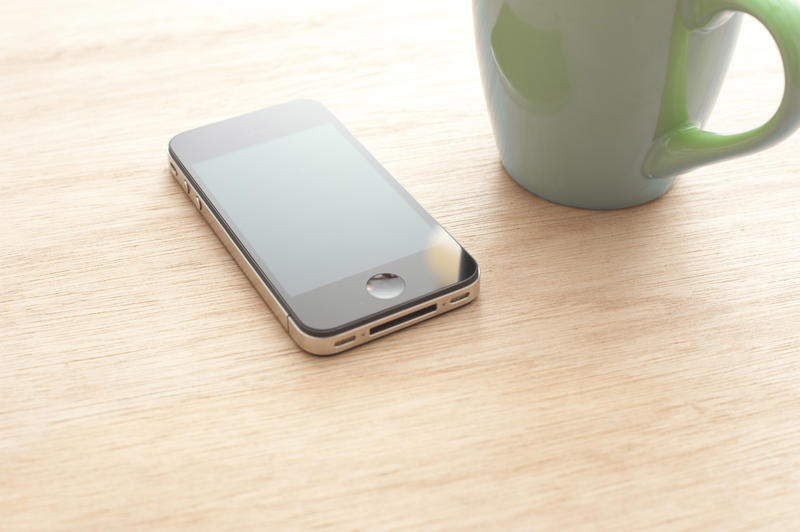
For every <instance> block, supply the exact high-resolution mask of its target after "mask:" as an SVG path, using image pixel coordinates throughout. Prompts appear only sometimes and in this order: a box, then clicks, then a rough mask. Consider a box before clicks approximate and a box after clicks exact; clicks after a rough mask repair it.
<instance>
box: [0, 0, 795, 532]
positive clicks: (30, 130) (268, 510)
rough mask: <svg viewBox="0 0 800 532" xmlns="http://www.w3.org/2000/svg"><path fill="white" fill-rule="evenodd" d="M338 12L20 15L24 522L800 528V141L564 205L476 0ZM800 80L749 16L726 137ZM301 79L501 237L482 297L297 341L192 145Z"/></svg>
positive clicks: (449, 220)
mask: <svg viewBox="0 0 800 532" xmlns="http://www.w3.org/2000/svg"><path fill="white" fill-rule="evenodd" d="M276 4H277V5H276ZM342 4H344V3H343V2H323V1H319V2H313V3H312V2H305V1H295V2H285V3H284V2H280V3H274V2H252V3H249V2H241V3H240V2H236V1H233V2H225V3H218V2H207V3H199V2H183V3H178V2H174V3H172V2H165V1H140V2H136V3H134V2H130V3H129V4H128V5H116V3H114V2H104V1H99V0H87V1H85V2H73V3H70V4H66V3H62V4H52V3H51V2H44V1H40V0H37V1H35V2H34V1H32V2H18V3H14V2H5V3H3V5H2V7H1V8H0V119H1V120H2V128H1V129H0V141H1V142H0V146H2V151H0V207H1V208H2V213H3V217H4V223H3V224H2V226H0V242H2V255H1V257H0V293H1V294H2V303H1V304H0V325H1V326H2V336H1V337H0V529H2V530H4V531H9V530H24V529H48V530H49V529H73V530H91V529H96V530H107V529H115V528H129V529H150V528H185V529H195V528H198V527H199V528H203V529H242V528H258V529H276V528H292V529H298V528H307V527H311V526H318V527H323V528H334V529H361V530H371V529H383V528H409V529H417V530H420V529H437V528H444V529H451V528H459V529H472V528H496V529H507V528H514V529H533V528H538V529H562V528H565V527H576V528H586V529H594V528H601V529H611V530H617V529H648V530H649V529H654V528H656V529H657V528H665V529H673V528H680V529H683V528H693V529H698V528H711V529H716V530H719V529H733V528H740V527H741V528H748V529H749V528H758V527H764V528H774V529H791V528H794V529H798V528H800V135H795V136H793V137H792V138H790V139H789V140H788V141H787V142H785V143H783V144H781V145H780V146H778V147H775V148H773V149H771V150H769V151H767V152H763V153H760V154H757V155H753V156H749V157H746V158H743V159H738V160H735V161H733V162H729V163H725V164H718V165H715V166H713V167H708V168H705V169H702V170H699V171H696V172H694V173H693V174H691V175H688V176H685V177H684V178H683V179H681V180H680V182H679V183H678V185H677V186H676V188H675V189H674V190H673V191H672V192H670V193H669V194H668V195H667V196H666V197H664V198H663V199H661V200H659V201H657V202H655V203H653V204H650V205H647V206H644V207H641V208H635V209H629V210H624V211H619V212H590V211H582V210H575V209H569V208H565V207H560V206H556V205H552V204H550V203H547V202H546V201H543V200H541V199H538V198H536V197H534V196H532V195H529V194H527V193H525V192H524V191H523V190H522V189H520V188H519V187H518V186H516V185H515V184H514V183H513V182H512V181H511V180H510V179H509V178H508V177H507V176H506V175H505V173H504V172H503V170H502V168H501V165H500V163H499V162H498V156H497V151H496V148H495V146H494V141H493V138H492V134H491V130H490V125H489V120H488V116H487V113H486V109H485V105H484V100H483V95H482V91H481V86H480V83H479V77H478V70H477V65H476V60H475V57H474V44H473V37H472V21H471V11H470V6H469V5H468V4H467V3H465V2H460V1H458V0H452V1H437V2H430V1H423V0H419V1H407V2H399V3H398V2H372V1H366V0H364V1H359V2H353V3H347V5H346V6H345V5H342ZM781 89H782V78H781V69H780V63H779V59H778V56H777V52H776V51H775V47H774V45H773V44H772V41H771V40H770V38H769V36H768V35H767V34H766V32H765V30H763V29H762V28H761V27H760V26H758V25H757V24H756V23H754V22H752V21H749V22H748V23H747V24H746V25H745V27H744V30H743V36H742V40H741V43H740V46H739V49H738V52H737V56H736V59H735V62H734V65H733V67H732V70H731V74H730V78H729V80H728V84H727V85H726V87H725V92H724V94H723V96H722V97H721V100H720V102H719V105H718V107H717V110H716V114H715V116H714V119H713V123H712V124H711V126H712V127H714V128H716V129H717V130H725V131H737V130H742V129H744V128H746V127H750V126H754V125H757V124H759V123H760V122H762V121H763V120H765V119H766V118H767V117H769V116H770V114H771V112H772V111H773V110H774V109H775V108H776V106H777V102H778V99H779V97H780V94H781ZM296 97H311V98H316V99H319V100H322V101H323V102H325V103H326V104H327V105H328V106H329V107H330V108H331V109H332V110H333V112H334V113H335V114H337V115H338V116H339V117H340V118H341V119H342V121H343V122H344V123H345V124H347V125H348V126H349V127H350V128H351V130H352V131H353V132H354V133H355V134H356V136H358V137H359V138H360V139H362V140H363V142H364V143H365V144H366V145H367V147H368V148H369V149H370V150H371V151H372V152H373V153H374V154H375V155H376V156H377V158H378V159H379V160H380V161H382V162H383V163H385V165H386V166H387V167H388V168H389V170H390V171H391V172H392V173H393V174H394V175H396V176H397V178H398V179H399V180H400V182H402V183H403V184H404V185H405V186H406V187H407V188H408V189H409V190H410V191H411V193H412V194H413V195H414V196H415V197H416V198H418V199H419V201H420V202H421V203H422V204H423V205H424V206H425V207H426V208H427V209H428V210H429V211H430V212H431V213H432V214H433V215H434V216H435V217H436V218H438V219H439V220H440V221H441V222H442V223H443V224H444V225H445V227H447V228H448V229H449V230H450V231H451V232H452V233H453V234H454V235H455V236H456V238H458V239H459V240H460V241H461V242H462V243H463V244H464V245H465V246H466V247H467V248H468V249H469V250H471V251H472V252H473V254H474V255H475V257H476V258H477V259H478V261H479V263H480V264H481V266H482V270H483V285H482V288H483V291H482V295H481V298H480V299H479V300H478V301H477V302H475V303H473V304H472V305H470V306H469V307H467V308H464V309H462V310H458V311H456V312H453V313H452V314H448V315H446V316H443V317H441V318H437V319H435V320H431V321H429V322H426V323H424V324H422V325H420V326H417V327H413V328H411V329H408V330H406V331H404V332H401V333H398V334H396V335H392V336H390V337H387V338H386V339H384V340H380V341H378V342H375V343H372V344H369V345H367V346H364V347H362V348H358V349H356V350H354V351H352V352H348V353H347V354H344V355H341V356H338V357H333V358H317V357H313V356H310V355H306V354H304V353H303V352H301V351H299V350H298V349H297V348H296V347H295V345H294V344H293V343H292V341H291V340H290V339H289V338H288V336H287V335H286V334H285V333H284V331H283V329H282V328H281V327H280V326H279V325H278V323H277V322H276V321H275V320H274V319H273V317H272V316H271V315H270V314H269V312H268V310H267V308H266V307H265V305H264V303H263V302H262V301H261V300H260V299H259V297H258V296H257V295H256V293H255V291H254V290H253V289H252V288H251V286H250V285H249V284H248V281H247V280H246V278H245V277H244V275H243V274H242V273H241V272H240V271H239V269H238V268H237V266H236V265H235V264H234V262H233V260H232V259H231V258H230V257H229V256H228V254H227V253H226V252H225V250H224V249H223V247H222V245H221V244H220V243H219V242H218V241H217V239H216V238H214V236H213V233H212V232H211V230H210V229H209V228H208V227H207V226H206V224H205V223H204V222H203V221H202V219H201V218H200V217H199V216H198V215H197V213H196V212H195V210H194V208H193V207H192V205H191V204H190V203H189V202H188V201H186V199H185V198H184V197H183V196H182V194H181V192H180V190H179V189H178V187H176V186H175V184H174V183H173V182H172V180H171V179H170V177H169V173H168V171H167V167H166V147H167V141H168V140H169V138H170V137H171V136H172V135H173V134H175V133H177V132H179V131H182V130H185V129H188V128H191V127H195V126H199V125H202V124H205V123H208V122H211V121H214V120H218V119H222V118H226V117H229V116H233V115H236V114H239V113H244V112H247V111H251V110H255V109H258V108H262V107H266V106H269V105H271V104H274V103H279V102H282V101H285V100H289V99H292V98H296Z"/></svg>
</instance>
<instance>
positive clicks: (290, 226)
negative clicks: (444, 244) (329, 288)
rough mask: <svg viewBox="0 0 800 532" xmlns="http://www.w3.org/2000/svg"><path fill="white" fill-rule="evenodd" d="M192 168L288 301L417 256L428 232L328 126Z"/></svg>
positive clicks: (426, 243) (430, 231)
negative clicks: (285, 293) (280, 287)
mask: <svg viewBox="0 0 800 532" xmlns="http://www.w3.org/2000/svg"><path fill="white" fill-rule="evenodd" d="M193 166H194V171H195V177H196V178H197V179H199V180H200V181H201V182H202V185H203V187H204V188H205V190H206V191H207V192H209V193H210V194H211V195H212V196H213V197H214V199H215V202H216V204H217V205H221V206H223V207H224V209H225V213H226V218H227V220H228V222H229V223H230V224H231V225H233V226H235V227H236V230H237V233H238V234H239V235H241V236H242V237H243V239H245V240H246V241H247V244H248V246H249V247H250V248H251V250H252V252H253V253H254V254H255V255H257V256H258V258H259V259H260V260H261V261H263V263H264V264H265V265H266V266H267V267H268V268H269V269H270V270H271V271H272V272H273V273H274V275H275V277H277V280H278V281H279V282H280V283H281V285H282V286H283V288H284V289H285V290H286V292H287V293H288V294H289V295H292V296H296V295H299V294H302V293H304V292H307V291H309V290H313V289H315V288H319V287H321V286H324V285H326V284H329V283H332V282H335V281H338V280H341V279H344V278H345V277H347V276H350V275H353V274H354V273H357V272H361V271H364V270H368V269H369V268H371V267H373V266H378V265H381V264H385V263H388V262H391V261H393V260H396V259H399V258H402V257H406V256H408V255H411V254H413V253H416V252H419V251H422V250H424V249H427V248H428V247H430V246H431V245H432V244H433V243H434V242H432V241H431V239H432V235H434V234H436V233H437V232H436V229H437V227H436V226H432V225H431V224H430V223H429V222H428V220H426V219H425V218H423V217H422V216H421V215H420V213H419V212H417V210H416V209H414V208H413V207H412V206H411V205H409V203H408V202H407V201H406V200H405V198H403V197H402V196H401V195H400V194H398V193H397V191H396V189H395V187H394V186H393V185H392V184H391V183H389V182H388V181H387V180H386V179H384V178H383V177H382V176H381V175H380V173H379V172H378V170H377V169H376V168H375V166H374V165H372V164H371V162H370V161H368V160H367V159H365V158H364V157H363V156H362V155H361V153H359V151H358V150H357V149H356V148H355V147H354V146H353V145H352V144H351V143H350V142H349V141H348V140H347V139H346V138H345V137H344V136H343V135H342V134H341V133H340V132H339V130H338V129H337V128H336V127H335V126H334V125H333V124H331V123H324V124H321V125H316V126H313V127H311V128H308V129H304V130H301V131H298V132H294V133H291V134H289V135H286V136H283V137H278V138H275V139H271V140H268V141H266V142H261V143H258V144H254V145H251V146H247V147H245V148H241V149H239V150H236V151H233V152H229V153H226V154H223V155H220V156H217V157H214V158H211V159H208V160H205V161H200V162H196V163H195V164H194V165H193Z"/></svg>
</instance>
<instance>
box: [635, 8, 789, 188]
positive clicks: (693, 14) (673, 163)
mask: <svg viewBox="0 0 800 532" xmlns="http://www.w3.org/2000/svg"><path fill="white" fill-rule="evenodd" d="M680 7H682V8H683V9H681V12H682V19H683V22H684V24H686V26H688V29H689V30H690V31H694V30H698V29H701V28H702V27H703V26H705V25H706V24H708V23H709V22H711V20H712V19H713V18H714V16H715V15H717V14H718V13H721V12H723V11H729V10H733V11H742V12H744V13H747V14H749V15H752V16H753V17H755V18H756V19H758V20H759V21H760V22H761V23H762V24H763V25H764V26H765V27H766V28H767V30H768V31H769V32H770V33H771V34H772V37H773V39H775V42H776V43H777V45H778V49H779V50H780V53H781V58H782V60H783V71H784V79H785V87H784V92H783V99H782V101H781V104H780V107H778V110H777V111H776V113H775V115H774V116H773V117H772V118H770V119H769V120H768V121H767V122H766V123H765V124H763V125H762V126H760V127H758V128H756V129H753V130H750V131H746V132H744V133H737V134H734V135H720V134H717V133H712V132H710V131H704V130H702V129H700V128H699V127H698V126H697V125H695V124H691V123H689V122H688V118H687V121H685V122H684V123H683V125H681V126H679V127H678V128H676V129H673V130H672V131H668V132H666V133H665V134H661V135H660V137H659V138H657V139H656V141H655V145H654V146H653V148H651V150H650V152H649V153H648V154H647V157H646V158H645V161H644V166H643V167H642V172H643V173H644V175H645V176H647V177H654V178H659V177H671V176H674V175H676V174H679V173H681V172H683V171H686V170H688V169H691V168H695V167H697V166H701V165H704V164H708V163H711V162H714V161H719V160H722V159H727V158H730V157H734V156H737V155H742V154H745V153H750V152H754V151H758V150H761V149H764V148H767V147H769V146H771V145H773V144H775V143H777V142H779V141H781V140H783V139H784V138H786V137H788V136H789V135H791V134H792V132H794V131H795V130H796V129H797V128H798V126H800V5H798V3H797V2H795V1H794V0H784V1H781V0H681V4H680ZM676 23H678V21H677V20H676ZM687 43H688V41H687ZM687 48H688V44H687V45H686V46H684V47H683V51H684V52H685V50H686V49H687ZM670 63H671V64H670V68H671V69H673V67H674V66H675V65H674V64H673V62H672V60H671V61H670ZM683 70H684V73H683V82H684V86H683V87H675V90H680V91H683V94H682V99H683V102H684V103H685V67H684V69H683ZM670 74H675V72H674V71H673V72H670ZM668 89H669V87H668ZM657 134H658V133H657Z"/></svg>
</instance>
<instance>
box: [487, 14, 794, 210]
mask: <svg viewBox="0 0 800 532" xmlns="http://www.w3.org/2000/svg"><path fill="white" fill-rule="evenodd" d="M742 13H748V14H750V15H752V16H753V17H755V18H756V19H758V20H759V21H761V22H762V23H763V24H764V26H765V27H766V28H767V29H768V30H769V31H770V33H771V34H772V36H773V37H774V38H775V41H776V42H777V44H778V48H779V50H780V52H781V56H782V58H783V67H784V72H785V82H786V87H785V90H784V95H783V101H782V102H781V104H780V107H779V109H778V111H777V112H776V113H775V115H774V116H773V117H772V118H771V119H770V120H769V121H768V122H767V123H765V124H764V125H762V126H761V127H759V128H757V129H754V130H752V131H748V132H745V133H739V134H735V135H719V134H715V133H712V132H709V131H705V130H703V129H702V125H703V123H704V122H705V121H706V119H707V118H708V115H709V113H710V112H711V109H712V107H713V105H714V101H715V100H716V97H717V95H718V93H719V90H720V87H721V85H722V81H723V78H724V77H725V72H726V71H727V68H728V63H729V62H730V58H731V54H732V53H733V49H734V45H735V43H736V39H737V37H738V31H739V26H740V23H741V16H742ZM473 14H474V19H475V34H476V42H477V50H478V60H479V63H480V69H481V76H482V79H483V85H484V91H485V94H486V100H487V103H488V106H489V114H490V115H491V119H492V126H493V129H494V134H495V139H496V141H497V146H498V148H499V151H500V156H501V159H502V161H503V165H504V166H505V168H506V170H507V171H508V173H509V175H510V176H511V177H512V178H513V179H514V180H515V181H517V182H518V183H519V184H520V185H521V186H522V187H524V188H525V189H527V190H528V191H530V192H532V193H534V194H536V195H538V196H541V197H543V198H545V199H548V200H551V201H554V202H556V203H561V204H564V205H570V206H574V207H584V208H590V209H617V208H623V207H631V206H634V205H640V204H642V203H646V202H648V201H651V200H654V199H656V198H658V197H660V196H661V195H662V194H664V193H665V192H667V191H668V190H669V189H670V187H671V186H672V184H673V182H674V181H675V178H676V176H677V175H678V174H680V173H681V172H685V171H687V170H690V169H692V168H696V167H698V166H702V165H705V164H708V163H711V162H714V161H719V160H722V159H726V158H729V157H734V156H737V155H742V154H745V153H749V152H753V151H756V150H759V149H762V148H765V147H767V146H769V145H771V144H774V143H775V142H778V141H779V140H781V139H783V138H785V137H787V136H788V135H790V134H791V133H792V132H793V131H794V130H795V129H797V127H798V125H800V6H798V4H797V3H796V2H795V1H794V0H473Z"/></svg>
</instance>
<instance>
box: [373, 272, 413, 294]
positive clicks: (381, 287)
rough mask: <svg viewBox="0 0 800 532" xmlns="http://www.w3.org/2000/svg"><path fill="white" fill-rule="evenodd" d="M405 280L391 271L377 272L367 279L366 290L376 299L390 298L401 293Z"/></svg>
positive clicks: (404, 286)
mask: <svg viewBox="0 0 800 532" xmlns="http://www.w3.org/2000/svg"><path fill="white" fill-rule="evenodd" d="M405 288H406V282H405V281H404V280H403V278H402V277H400V276H398V275H395V274H393V273H379V274H378V275H373V276H372V277H370V278H369V281H367V292H369V293H370V295H371V296H373V297H377V298H378V299H392V298H393V297H397V296H399V295H400V294H401V293H403V290H405Z"/></svg>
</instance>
